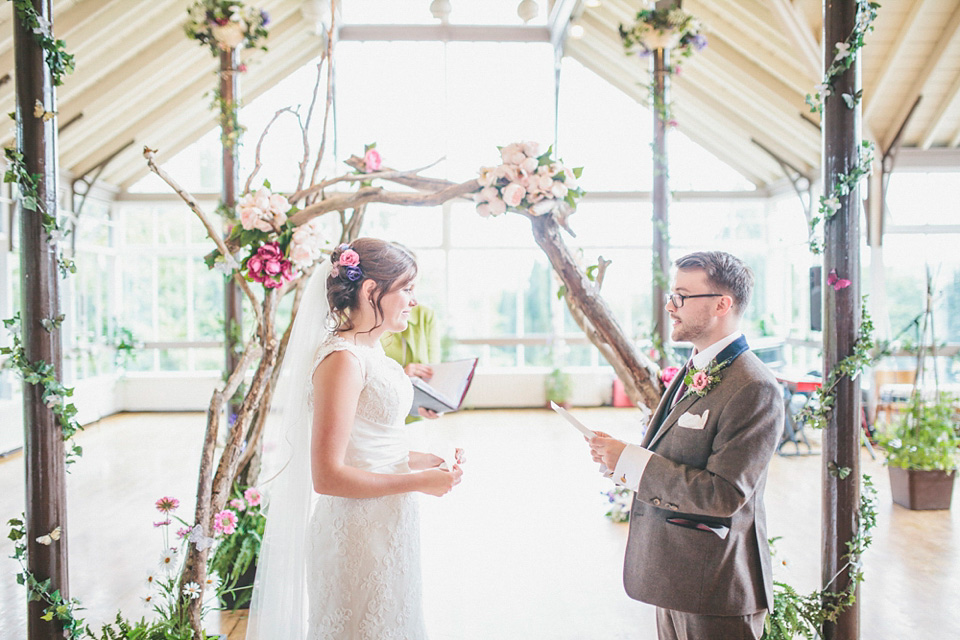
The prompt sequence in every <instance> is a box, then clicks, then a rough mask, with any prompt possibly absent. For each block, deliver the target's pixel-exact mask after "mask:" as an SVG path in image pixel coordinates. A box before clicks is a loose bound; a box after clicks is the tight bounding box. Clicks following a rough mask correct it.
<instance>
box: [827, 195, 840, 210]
mask: <svg viewBox="0 0 960 640" xmlns="http://www.w3.org/2000/svg"><path fill="white" fill-rule="evenodd" d="M823 207H824V208H825V209H826V210H827V212H828V213H829V215H833V214H834V213H836V212H837V210H838V209H839V208H840V198H837V197H836V196H834V197H832V198H824V200H823Z"/></svg>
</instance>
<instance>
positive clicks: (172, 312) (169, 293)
mask: <svg viewBox="0 0 960 640" xmlns="http://www.w3.org/2000/svg"><path fill="white" fill-rule="evenodd" d="M186 275H187V274H186V261H185V260H184V259H183V258H168V257H159V258H157V316H158V318H159V324H158V327H157V330H158V333H157V339H158V340H184V339H186V337H187V314H186V308H187V305H186V302H187V295H186V294H187V288H186V284H185V283H186Z"/></svg>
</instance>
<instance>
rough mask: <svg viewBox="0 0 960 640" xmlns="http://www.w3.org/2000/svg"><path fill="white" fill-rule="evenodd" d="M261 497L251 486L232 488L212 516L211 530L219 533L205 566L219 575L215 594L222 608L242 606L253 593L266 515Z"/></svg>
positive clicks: (245, 606)
mask: <svg viewBox="0 0 960 640" xmlns="http://www.w3.org/2000/svg"><path fill="white" fill-rule="evenodd" d="M261 500H262V496H261V495H260V492H259V491H258V490H257V489H255V488H254V487H248V488H246V489H243V488H241V487H239V486H236V487H234V490H233V497H232V498H231V500H230V502H229V503H228V507H227V508H226V509H224V510H223V511H221V512H220V513H218V514H216V516H214V530H215V532H216V533H217V534H220V535H222V537H221V539H220V543H219V544H218V545H217V549H216V551H214V553H213V557H212V558H211V559H210V564H209V569H210V571H211V572H216V573H217V575H218V576H220V585H219V587H218V589H217V593H218V594H219V596H220V603H221V604H222V605H223V607H224V608H225V609H246V608H248V607H249V605H250V598H251V596H252V595H253V579H254V577H255V576H256V574H257V558H258V557H259V556H260V543H261V542H262V541H263V529H264V527H265V526H266V524H267V518H266V516H265V515H264V514H263V512H262V511H261V510H260V503H261Z"/></svg>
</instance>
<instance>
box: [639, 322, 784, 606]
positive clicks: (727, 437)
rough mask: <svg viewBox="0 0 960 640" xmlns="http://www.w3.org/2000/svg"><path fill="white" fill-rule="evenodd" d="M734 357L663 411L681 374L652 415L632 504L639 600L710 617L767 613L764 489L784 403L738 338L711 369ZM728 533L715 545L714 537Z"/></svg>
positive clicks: (769, 601)
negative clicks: (700, 422)
mask: <svg viewBox="0 0 960 640" xmlns="http://www.w3.org/2000/svg"><path fill="white" fill-rule="evenodd" d="M731 354H732V356H733V357H734V358H735V359H734V360H733V361H732V362H731V363H730V364H729V365H728V366H727V367H725V368H724V369H722V370H721V371H720V372H719V373H718V375H719V376H720V381H719V382H718V383H717V384H716V386H714V387H713V388H712V389H710V390H709V391H708V392H707V393H706V395H705V396H703V397H699V396H697V395H696V394H691V395H688V396H686V397H685V398H683V399H681V400H680V401H679V402H678V403H677V404H676V405H674V407H673V408H672V409H669V410H668V407H669V406H670V402H671V401H672V399H673V395H674V394H675V392H676V390H677V388H678V387H679V386H680V382H681V376H680V375H677V376H676V378H675V379H674V380H673V381H672V383H671V385H670V387H669V388H668V389H667V392H666V393H665V394H664V395H663V398H661V400H660V405H659V406H658V407H657V410H656V411H655V412H654V414H653V416H652V417H651V420H650V425H651V426H650V428H649V429H648V431H647V433H646V435H645V436H644V439H643V442H642V443H641V444H642V446H643V447H645V448H647V449H648V450H650V451H652V452H653V455H652V456H651V457H650V460H649V462H648V463H647V466H646V468H645V470H644V472H643V476H642V477H641V480H640V486H639V487H638V490H637V492H636V495H635V496H634V501H633V508H632V511H631V513H630V535H629V538H628V540H627V551H626V557H625V560H624V570H623V583H624V587H625V589H626V591H627V594H628V595H629V596H630V597H631V598H634V599H636V600H641V601H643V602H647V603H650V604H653V605H656V606H658V607H663V608H666V609H673V610H676V611H686V612H689V613H696V614H702V615H714V616H725V615H747V614H751V613H756V612H757V611H762V610H763V609H765V608H766V609H769V610H771V611H772V610H773V577H772V571H771V566H770V564H771V563H770V550H769V548H768V545H767V526H766V510H765V507H764V503H763V491H764V487H765V485H766V479H767V468H768V466H769V464H770V459H771V458H772V457H773V453H774V451H775V450H776V448H777V443H778V442H779V441H780V434H781V431H782V430H783V410H784V407H783V395H782V392H781V390H780V387H779V385H778V384H777V382H776V379H775V378H774V376H773V374H772V373H771V372H770V371H769V369H767V367H766V366H765V365H764V364H763V363H762V362H760V360H759V359H758V358H757V357H756V356H755V355H754V354H752V353H750V352H749V351H747V343H746V339H744V338H743V337H742V336H741V337H740V338H738V339H737V340H736V341H734V342H733V343H732V344H730V345H729V346H728V347H727V348H726V349H724V350H723V351H722V352H721V353H720V355H718V356H717V359H716V361H717V362H723V361H724V360H726V359H727V358H729V357H731ZM706 411H709V412H710V413H709V414H708V416H707V420H706V424H705V425H704V426H703V428H699V429H697V428H687V427H681V426H679V425H678V424H677V421H678V420H679V418H680V416H682V415H683V414H684V413H687V412H689V413H691V414H696V415H699V416H702V415H703V413H704V412H706ZM656 425H659V428H655V427H656ZM668 520H677V521H678V522H675V523H671V522H668ZM724 527H726V528H728V529H729V531H728V532H727V533H726V537H725V538H723V539H721V537H720V536H718V535H717V533H715V532H721V533H722V532H723V531H724ZM704 529H707V530H704Z"/></svg>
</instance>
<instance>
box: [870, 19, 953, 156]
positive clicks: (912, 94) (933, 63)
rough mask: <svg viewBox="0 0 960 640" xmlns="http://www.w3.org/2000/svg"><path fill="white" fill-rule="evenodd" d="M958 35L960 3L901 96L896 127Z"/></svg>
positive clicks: (890, 133)
mask: <svg viewBox="0 0 960 640" xmlns="http://www.w3.org/2000/svg"><path fill="white" fill-rule="evenodd" d="M958 33H960V3H957V5H956V8H955V9H954V10H953V13H952V14H951V15H950V19H949V20H948V21H947V24H946V25H945V26H944V29H943V31H942V32H941V34H940V38H939V39H938V40H937V42H936V44H934V45H933V49H932V50H931V51H932V52H931V54H930V57H929V58H928V59H927V60H926V61H925V62H924V64H923V69H922V70H921V71H920V73H918V74H917V76H916V78H915V79H914V81H913V83H912V84H911V85H910V89H909V91H908V92H907V94H906V95H902V96H901V99H900V101H901V103H902V106H901V107H900V109H899V111H898V112H897V116H896V117H895V118H894V119H893V122H894V124H895V126H896V125H898V124H899V123H900V122H903V119H904V118H906V117H907V114H908V113H909V112H910V109H911V108H912V106H913V103H914V102H915V101H916V99H917V97H919V96H921V95H923V93H924V90H925V89H926V86H927V82H928V81H929V80H930V76H931V75H933V72H934V71H935V70H936V69H937V68H938V67H939V66H940V63H941V62H942V61H943V59H944V55H945V53H946V52H947V50H948V49H950V43H951V42H952V41H953V39H954V38H956V37H957V34H958ZM894 135H896V132H894V131H888V132H887V134H886V136H885V137H884V140H883V144H882V145H881V146H882V148H884V149H886V148H887V147H889V146H890V142H891V140H892V139H893V136H894Z"/></svg>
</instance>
